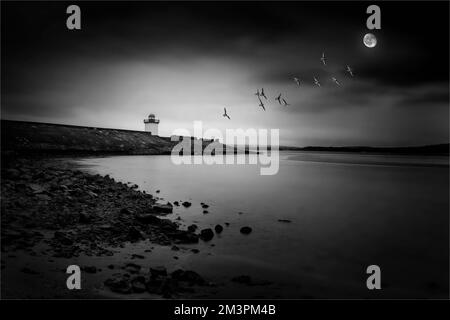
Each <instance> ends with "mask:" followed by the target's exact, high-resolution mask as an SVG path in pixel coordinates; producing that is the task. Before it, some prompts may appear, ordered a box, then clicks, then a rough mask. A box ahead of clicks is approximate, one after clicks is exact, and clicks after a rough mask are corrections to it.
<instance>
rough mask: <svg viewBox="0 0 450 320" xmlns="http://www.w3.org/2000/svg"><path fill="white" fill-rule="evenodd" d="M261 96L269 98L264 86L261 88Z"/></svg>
mask: <svg viewBox="0 0 450 320" xmlns="http://www.w3.org/2000/svg"><path fill="white" fill-rule="evenodd" d="M261 97H264V99H266V100H267V97H266V94H265V93H264V88H261Z"/></svg>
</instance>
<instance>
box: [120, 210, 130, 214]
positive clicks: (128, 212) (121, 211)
mask: <svg viewBox="0 0 450 320" xmlns="http://www.w3.org/2000/svg"><path fill="white" fill-rule="evenodd" d="M120 213H121V214H127V215H128V214H131V212H130V210H128V209H127V208H122V209H120Z"/></svg>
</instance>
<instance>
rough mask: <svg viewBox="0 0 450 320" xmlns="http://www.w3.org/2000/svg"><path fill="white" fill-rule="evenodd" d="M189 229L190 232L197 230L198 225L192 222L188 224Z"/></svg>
mask: <svg viewBox="0 0 450 320" xmlns="http://www.w3.org/2000/svg"><path fill="white" fill-rule="evenodd" d="M187 229H188V231H190V232H195V230H197V225H195V224H191V225H190V226H188V228H187Z"/></svg>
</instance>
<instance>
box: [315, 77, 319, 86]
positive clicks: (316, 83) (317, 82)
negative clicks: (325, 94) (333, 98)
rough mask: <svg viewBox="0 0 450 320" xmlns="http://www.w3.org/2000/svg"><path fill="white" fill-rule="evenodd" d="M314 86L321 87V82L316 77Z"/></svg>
mask: <svg viewBox="0 0 450 320" xmlns="http://www.w3.org/2000/svg"><path fill="white" fill-rule="evenodd" d="M314 84H315V85H316V86H318V87H320V82H319V80H317V78H316V77H314Z"/></svg>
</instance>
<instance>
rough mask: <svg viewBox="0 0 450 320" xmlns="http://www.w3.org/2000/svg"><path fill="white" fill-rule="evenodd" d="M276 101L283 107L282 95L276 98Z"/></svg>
mask: <svg viewBox="0 0 450 320" xmlns="http://www.w3.org/2000/svg"><path fill="white" fill-rule="evenodd" d="M275 100H277V101H278V103H279V104H280V105H281V93H280V94H279V95H278V97H276V98H275Z"/></svg>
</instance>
